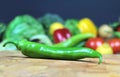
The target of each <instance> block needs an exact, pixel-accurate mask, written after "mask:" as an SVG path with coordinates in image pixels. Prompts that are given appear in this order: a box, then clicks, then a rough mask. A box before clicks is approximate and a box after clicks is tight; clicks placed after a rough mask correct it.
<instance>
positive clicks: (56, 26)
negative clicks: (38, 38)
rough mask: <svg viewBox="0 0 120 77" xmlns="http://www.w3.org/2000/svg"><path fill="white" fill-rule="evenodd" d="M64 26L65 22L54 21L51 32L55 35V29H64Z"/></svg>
mask: <svg viewBox="0 0 120 77" xmlns="http://www.w3.org/2000/svg"><path fill="white" fill-rule="evenodd" d="M62 28H64V26H63V24H62V23H60V22H54V23H52V24H51V25H50V28H49V33H50V34H51V35H53V33H54V31H55V30H57V29H62Z"/></svg>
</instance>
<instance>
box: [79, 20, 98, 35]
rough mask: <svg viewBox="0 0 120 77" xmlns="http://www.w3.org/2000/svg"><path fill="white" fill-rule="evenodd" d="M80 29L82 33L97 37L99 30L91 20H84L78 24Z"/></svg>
mask: <svg viewBox="0 0 120 77" xmlns="http://www.w3.org/2000/svg"><path fill="white" fill-rule="evenodd" d="M78 28H79V30H80V32H81V33H92V34H94V35H95V36H97V28H96V26H95V24H94V23H93V21H92V20H91V19H89V18H83V19H81V20H80V21H79V23H78Z"/></svg>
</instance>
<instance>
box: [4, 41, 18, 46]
mask: <svg viewBox="0 0 120 77" xmlns="http://www.w3.org/2000/svg"><path fill="white" fill-rule="evenodd" d="M9 43H11V44H14V45H15V46H16V47H17V48H18V46H17V44H16V43H15V42H9V41H8V42H6V43H4V44H3V47H5V46H6V45H7V44H9Z"/></svg>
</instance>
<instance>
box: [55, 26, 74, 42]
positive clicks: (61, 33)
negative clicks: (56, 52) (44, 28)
mask: <svg viewBox="0 0 120 77" xmlns="http://www.w3.org/2000/svg"><path fill="white" fill-rule="evenodd" d="M71 36H72V34H71V33H70V31H69V30H68V29H67V28H63V29H57V30H55V32H54V34H53V39H54V43H60V42H63V41H65V40H66V39H68V38H70V37H71Z"/></svg>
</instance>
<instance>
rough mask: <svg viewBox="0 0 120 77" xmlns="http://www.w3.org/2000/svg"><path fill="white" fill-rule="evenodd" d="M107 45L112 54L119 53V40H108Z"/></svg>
mask: <svg viewBox="0 0 120 77" xmlns="http://www.w3.org/2000/svg"><path fill="white" fill-rule="evenodd" d="M108 44H109V45H110V46H111V47H112V49H113V53H114V54H116V53H120V39H118V38H113V39H110V40H108Z"/></svg>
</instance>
